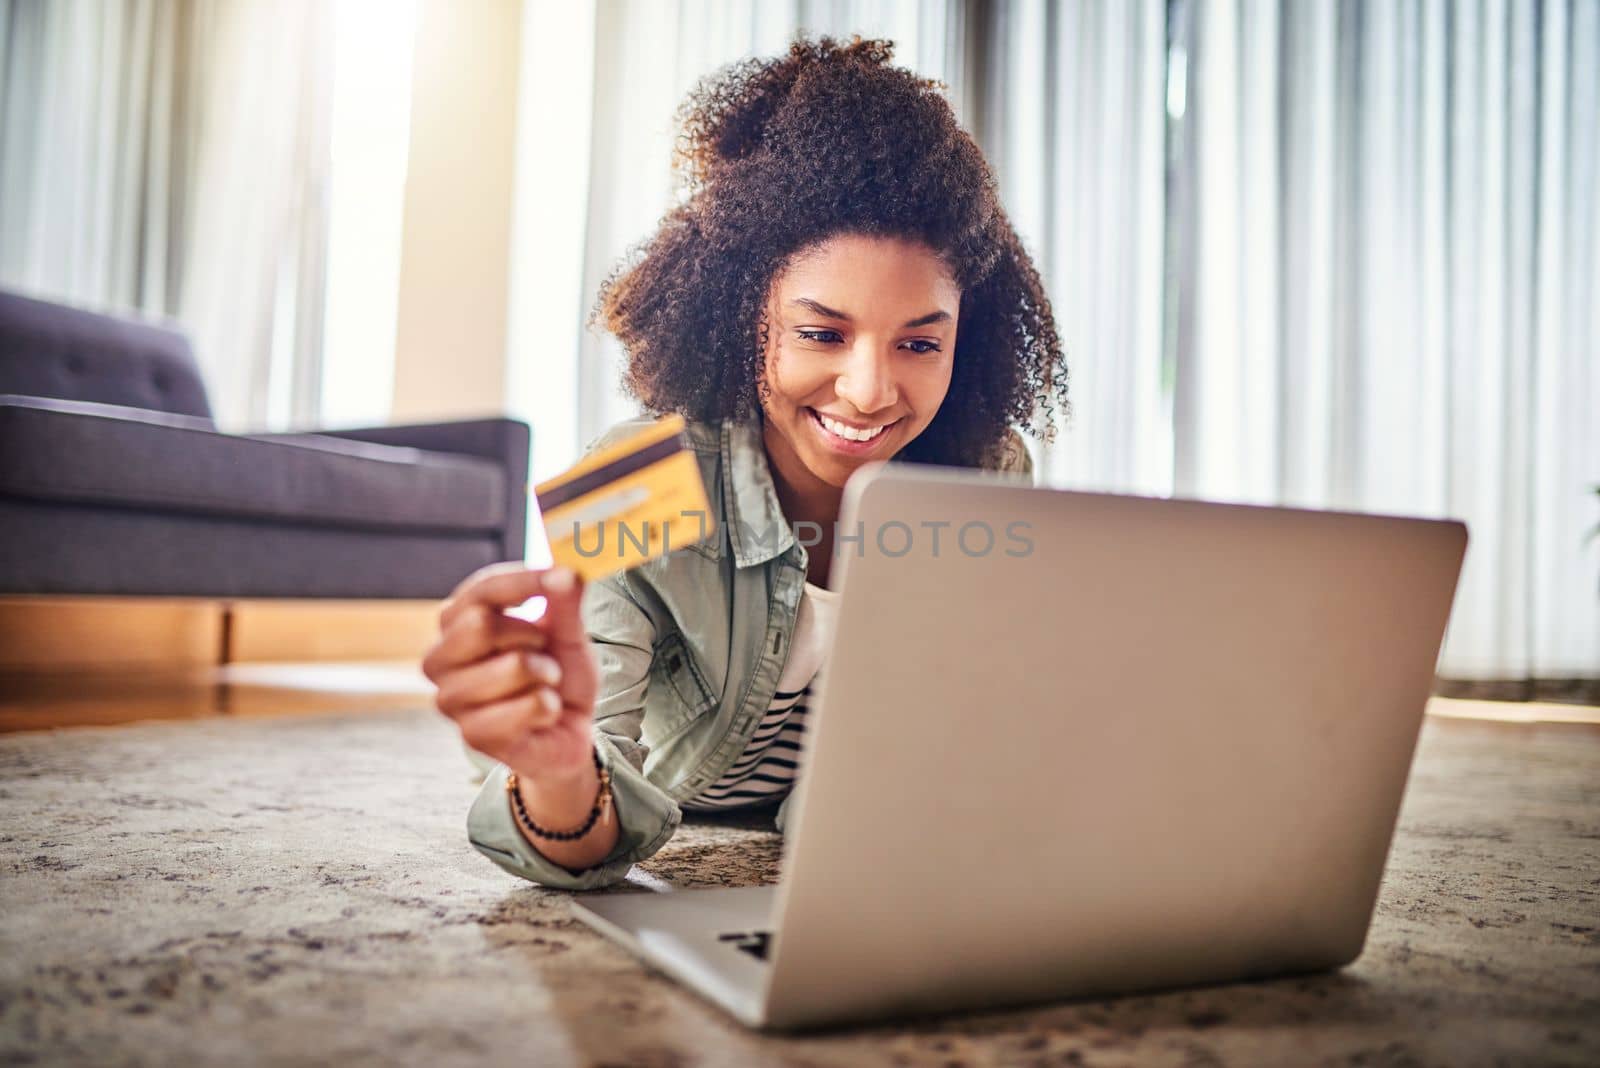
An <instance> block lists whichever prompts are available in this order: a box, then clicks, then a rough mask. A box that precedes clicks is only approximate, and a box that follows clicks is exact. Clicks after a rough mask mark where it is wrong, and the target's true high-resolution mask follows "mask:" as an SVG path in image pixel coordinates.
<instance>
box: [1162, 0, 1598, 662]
mask: <svg viewBox="0 0 1600 1068" xmlns="http://www.w3.org/2000/svg"><path fill="white" fill-rule="evenodd" d="M1187 14H1188V16H1189V17H1188V22H1187V28H1186V31H1185V32H1184V34H1183V35H1182V36H1181V37H1180V38H1179V39H1178V41H1177V44H1178V45H1179V47H1182V48H1186V49H1187V53H1188V54H1187V69H1188V73H1189V80H1188V94H1187V95H1188V108H1187V114H1186V116H1185V119H1184V122H1185V130H1184V143H1185V146H1186V153H1185V158H1184V165H1183V169H1182V191H1181V194H1180V196H1181V198H1182V201H1181V202H1182V203H1185V204H1186V208H1185V210H1184V211H1183V212H1182V216H1181V219H1180V224H1181V228H1182V232H1183V238H1182V241H1181V244H1182V245H1183V248H1184V255H1183V257H1182V259H1181V262H1180V263H1179V276H1178V277H1179V292H1180V294H1181V300H1182V315H1181V318H1180V328H1179V331H1178V336H1177V342H1178V343H1177V348H1176V355H1177V378H1176V385H1177V393H1176V403H1175V408H1176V419H1175V423H1174V432H1175V435H1176V442H1175V444H1176V450H1175V455H1176V458H1177V468H1176V482H1175V489H1176V490H1177V491H1178V492H1180V493H1184V494H1192V495H1197V496H1206V497H1219V498H1228V499H1239V500H1254V501H1268V502H1287V503H1292V504H1303V505H1309V506H1314V507H1339V508H1354V509H1361V510H1368V511H1383V512H1402V513H1413V514H1428V515H1449V516H1457V517H1459V518H1462V519H1464V520H1466V521H1467V523H1468V525H1469V527H1470V528H1471V546H1470V548H1469V550H1468V555H1467V563H1466V567H1465V571H1464V574H1463V578H1462V584H1461V588H1460V591H1459V593H1458V596H1457V600H1456V608H1455V614H1454V617H1453V621H1452V624H1451V628H1450V633H1449V635H1448V637H1447V640H1446V644H1445V649H1444V654H1443V657H1442V661H1441V665H1440V671H1441V674H1443V675H1446V676H1454V677H1460V678H1466V679H1489V678H1495V679H1533V678H1542V679H1563V678H1590V679H1592V678H1594V677H1595V676H1597V675H1600V598H1597V596H1596V585H1597V577H1600V553H1597V552H1596V549H1597V548H1600V546H1597V545H1596V544H1595V543H1589V544H1588V545H1587V546H1586V545H1585V541H1584V538H1585V534H1586V532H1587V531H1588V530H1590V529H1592V528H1593V527H1594V525H1595V522H1596V519H1597V511H1600V509H1597V507H1596V497H1595V489H1594V487H1595V486H1596V485H1597V484H1600V415H1597V413H1600V360H1597V345H1600V262H1597V249H1600V226H1597V217H1596V209H1595V194H1596V191H1597V190H1600V170H1597V166H1596V163H1597V161H1596V144H1597V140H1600V137H1597V134H1596V131H1597V130H1600V80H1597V79H1596V77H1595V70H1596V69H1597V65H1600V3H1597V2H1596V0H1567V2H1562V0H1553V2H1546V3H1538V2H1536V0H1485V2H1481V3H1448V2H1444V0H1436V2H1431V3H1430V2H1411V3H1392V4H1391V3H1384V4H1354V3H1350V4H1340V5H1333V4H1280V3H1276V2H1249V0H1193V2H1192V4H1191V5H1190V6H1189V8H1188V10H1187Z"/></svg>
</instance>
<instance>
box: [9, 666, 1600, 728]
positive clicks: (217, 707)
mask: <svg viewBox="0 0 1600 1068" xmlns="http://www.w3.org/2000/svg"><path fill="white" fill-rule="evenodd" d="M432 704H433V687H432V686H431V684H429V682H428V680H427V679H425V678H423V676H422V672H421V671H420V670H419V669H418V666H417V661H415V660H369V661H338V662H302V663H259V664H230V665H226V666H223V667H215V668H190V669H185V670H182V671H165V672H163V671H149V670H128V671H123V672H114V673H84V674H78V675H71V674H64V673H34V674H31V675H28V676H18V675H10V676H3V677H0V732H8V731H26V730H49V729H53V728H56V727H83V726H102V727H104V726H114V725H116V724H121V723H135V722H139V721H141V720H152V719H166V720H171V719H203V718H208V717H212V716H293V715H306V714H321V713H328V712H339V711H394V710H397V709H404V708H430V707H432ZM1428 714H1429V715H1431V716H1437V717H1440V718H1446V719H1456V720H1488V721H1498V722H1507V723H1589V724H1600V708H1596V707H1594V706H1589V705H1567V704H1553V703H1540V702H1512V701H1465V700H1459V699H1456V698H1448V697H1435V698H1433V699H1432V700H1431V701H1430V702H1429V703H1428Z"/></svg>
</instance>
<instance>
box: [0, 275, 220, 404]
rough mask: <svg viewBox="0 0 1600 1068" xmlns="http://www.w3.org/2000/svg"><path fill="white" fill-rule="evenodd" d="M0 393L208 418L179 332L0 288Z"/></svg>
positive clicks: (191, 358)
mask: <svg viewBox="0 0 1600 1068" xmlns="http://www.w3.org/2000/svg"><path fill="white" fill-rule="evenodd" d="M0 393H18V394H24V395H27V396H35V397H58V398H61V399H63V400H82V401H96V402H99V403H102V404H122V405H127V406H129V407H133V408H149V409H152V410H155V411H164V412H175V413H177V414H179V415H192V416H195V417H197V418H200V419H205V420H209V419H210V418H211V408H210V406H209V405H208V404H207V403H206V390H205V385H204V383H202V381H201V379H200V368H199V366H198V365H197V364H196V363H195V359H194V353H193V352H192V351H191V350H190V347H189V340H188V338H186V337H184V336H183V334H182V333H180V332H179V331H178V330H176V329H173V328H171V327H168V326H164V325H162V324H160V323H155V322H150V321H148V320H142V319H132V318H126V317H121V316H112V315H104V314H100V313H96V312H90V311H84V310H82V309H80V308H70V307H67V306H66V305H62V304H54V303H51V302H49V301H43V300H34V299H32V298H31V297H24V296H22V295H21V294H19V293H12V292H7V291H5V290H3V289H0Z"/></svg>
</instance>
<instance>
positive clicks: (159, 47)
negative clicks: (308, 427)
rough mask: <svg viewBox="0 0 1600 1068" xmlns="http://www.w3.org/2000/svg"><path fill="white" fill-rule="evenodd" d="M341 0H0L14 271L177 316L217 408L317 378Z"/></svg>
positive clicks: (248, 420)
mask: <svg viewBox="0 0 1600 1068" xmlns="http://www.w3.org/2000/svg"><path fill="white" fill-rule="evenodd" d="M331 48H332V8H331V6H329V5H327V4H323V3H320V2H317V0H287V2H282V3H265V2H256V0H105V2H100V0H57V2H52V3H28V2H25V0H0V284H5V285H10V286H15V287H17V288H20V289H24V290H27V291H30V292H32V293H35V294H37V295H39V296H42V297H45V298H48V299H58V300H65V301H68V302H71V303H78V304H83V305H87V306H92V307H101V308H110V309H116V308H123V309H131V310H137V311H140V312H143V313H145V314H150V315H165V316H170V317H172V318H174V319H177V320H178V321H179V322H180V323H181V324H182V326H183V327H184V328H185V329H186V330H187V331H188V333H189V334H190V336H191V338H192V340H193V342H194V346H195V353H196V355H197V357H198V358H199V360H200V364H201V369H202V371H203V373H204V374H205V377H206V383H207V386H208V389H209V391H210V394H211V399H212V405H213V407H214V409H215V411H216V414H217V418H218V420H219V422H221V423H223V424H224V425H228V426H233V427H241V426H252V427H260V426H264V425H269V424H270V425H283V424H286V423H288V422H290V421H293V420H310V419H314V418H315V416H316V415H317V408H318V396H317V394H318V389H319V387H320V381H321V374H320V363H319V361H320V354H321V336H322V299H323V297H322V294H323V291H324V288H325V287H324V274H323V271H324V266H323V260H324V253H325V249H326V245H327V199H326V198H327V193H326V189H327V170H328V125H327V98H328V93H329V79H330V74H331Z"/></svg>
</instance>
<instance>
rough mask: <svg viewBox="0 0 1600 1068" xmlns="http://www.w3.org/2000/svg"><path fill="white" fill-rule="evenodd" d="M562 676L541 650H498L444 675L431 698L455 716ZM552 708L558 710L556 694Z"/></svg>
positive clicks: (556, 664) (553, 683) (554, 682)
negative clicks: (499, 651) (530, 651)
mask: <svg viewBox="0 0 1600 1068" xmlns="http://www.w3.org/2000/svg"><path fill="white" fill-rule="evenodd" d="M561 675H562V671H561V665H560V663H559V662H557V661H556V659H555V658H554V657H551V656H547V655H545V654H544V653H526V652H521V651H512V652H506V653H498V654H496V655H494V656H491V657H489V658H488V659H486V660H483V661H480V662H479V663H476V664H468V665H466V666H465V667H459V668H456V669H455V670H454V671H451V672H449V673H448V674H446V675H445V676H443V678H441V679H440V681H439V684H438V685H439V689H438V692H437V694H435V696H434V701H435V703H436V704H438V706H439V711H441V712H443V713H444V714H445V715H447V716H451V717H457V716H460V715H462V714H463V713H465V712H467V711H469V710H471V709H472V708H474V707H475V706H477V705H485V704H490V703H493V702H495V701H500V700H503V699H505V698H508V697H512V696H515V695H518V694H521V693H522V692H523V691H525V690H530V689H532V688H533V687H535V686H540V687H545V688H554V687H559V686H560V685H561ZM555 711H556V712H557V713H559V712H560V698H559V696H558V697H557V698H556V709H555Z"/></svg>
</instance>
